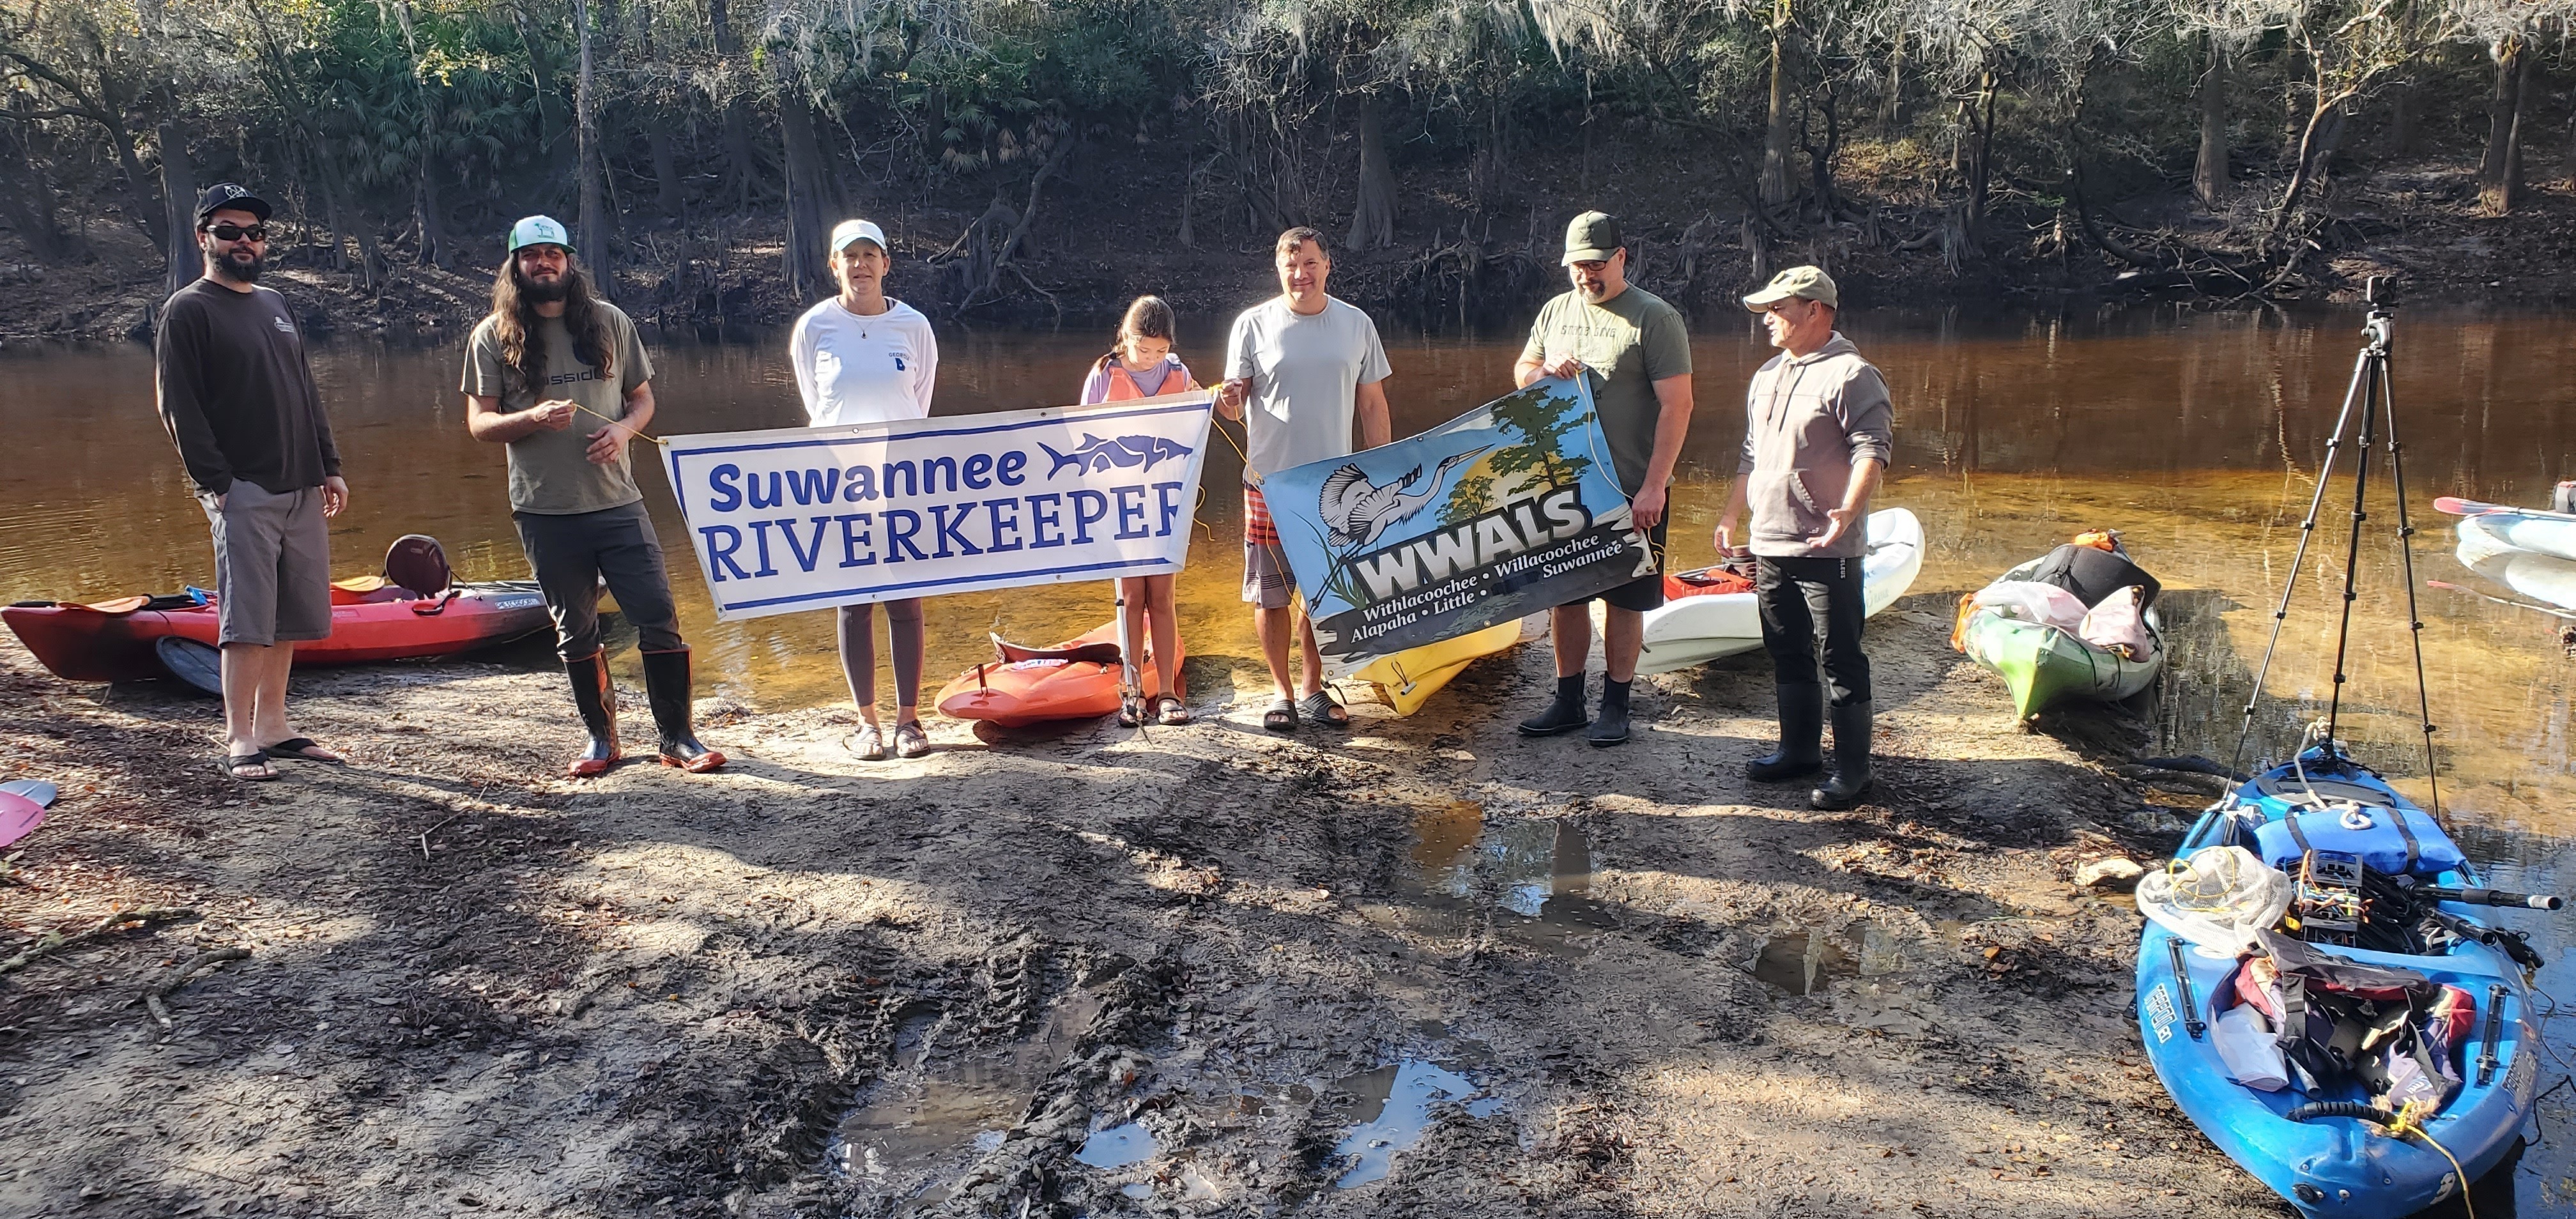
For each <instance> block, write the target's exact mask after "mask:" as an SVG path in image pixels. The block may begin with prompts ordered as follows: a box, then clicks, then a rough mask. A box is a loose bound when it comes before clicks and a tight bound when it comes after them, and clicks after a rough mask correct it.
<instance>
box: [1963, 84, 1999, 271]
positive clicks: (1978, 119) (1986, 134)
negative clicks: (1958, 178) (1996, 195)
mask: <svg viewBox="0 0 2576 1219" xmlns="http://www.w3.org/2000/svg"><path fill="white" fill-rule="evenodd" d="M1995 92H1996V89H1995V74H1994V72H1993V70H1991V69H1989V70H1988V71H1987V72H1986V73H1985V75H1983V76H1981V77H1979V78H1978V80H1977V94H1978V96H1977V100H1976V101H1975V102H1973V103H1971V109H1970V112H1969V121H1970V122H1971V123H1973V124H1975V126H1976V136H1977V147H1976V151H1975V152H1974V153H1972V154H1971V159H1970V160H1969V162H1968V211H1967V216H1966V217H1965V227H1966V229H1967V235H1968V237H1969V238H1970V239H1972V240H1974V239H1977V238H1980V237H1982V236H1983V235H1984V233H1985V226H1986V188H1987V186H1988V184H1990V183H1991V182H1992V181H1993V180H1994V167H1995Z"/></svg>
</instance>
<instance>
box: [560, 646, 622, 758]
mask: <svg viewBox="0 0 2576 1219" xmlns="http://www.w3.org/2000/svg"><path fill="white" fill-rule="evenodd" d="M564 672H565V674H566V675H568V676H570V677H571V678H572V705H573V706H575V707H578V708H580V709H581V726H582V727H584V728H586V729H589V730H590V747H589V748H587V749H584V750H582V751H581V756H580V757H578V758H575V759H573V763H572V765H571V766H570V767H568V768H567V770H568V772H569V773H570V774H571V775H572V777H574V778H576V779H589V778H595V777H597V776H599V775H604V774H607V773H608V768H609V767H611V766H615V765H617V759H618V757H619V756H620V755H619V754H618V752H617V690H616V688H615V687H614V686H611V685H609V683H608V656H607V653H605V652H593V653H591V654H590V655H588V656H584V657H582V658H581V659H579V660H567V661H565V662H564Z"/></svg>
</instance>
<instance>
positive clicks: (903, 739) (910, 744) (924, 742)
mask: <svg viewBox="0 0 2576 1219" xmlns="http://www.w3.org/2000/svg"><path fill="white" fill-rule="evenodd" d="M929 752H930V734H929V733H927V732H924V731H922V730H921V721H920V720H906V721H904V722H903V723H900V724H897V725H895V729H894V756H896V757H898V758H917V757H920V756H922V755H923V754H926V753H929Z"/></svg>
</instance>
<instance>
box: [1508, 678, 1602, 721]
mask: <svg viewBox="0 0 2576 1219" xmlns="http://www.w3.org/2000/svg"><path fill="white" fill-rule="evenodd" d="M1591 722H1592V716H1591V715H1590V714H1588V713H1587V712H1585V711H1584V709H1583V675H1582V674H1580V673H1577V674H1575V675H1574V676H1572V677H1560V678H1557V679H1556V701H1555V702H1552V703H1549V704H1548V705H1547V710H1545V711H1541V712H1539V713H1538V714H1536V715H1533V716H1531V717H1529V718H1528V719H1525V720H1522V721H1521V735H1522V736H1555V735H1557V734H1558V733H1561V732H1572V731H1574V730H1575V729H1577V728H1581V727H1584V726H1586V725H1589V724H1590V723H1591Z"/></svg>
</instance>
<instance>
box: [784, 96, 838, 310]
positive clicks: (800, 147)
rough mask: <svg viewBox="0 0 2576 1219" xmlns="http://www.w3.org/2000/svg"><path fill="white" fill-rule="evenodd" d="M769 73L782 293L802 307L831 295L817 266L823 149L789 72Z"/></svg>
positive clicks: (820, 264) (821, 238)
mask: <svg viewBox="0 0 2576 1219" xmlns="http://www.w3.org/2000/svg"><path fill="white" fill-rule="evenodd" d="M774 70H775V71H776V73H777V77H776V87H777V91H778V130H779V136H780V141H779V142H780V145H781V146H782V147H783V149H784V150H785V152H786V164H785V167H784V168H785V171H786V172H785V173H784V174H782V175H781V176H782V177H783V178H784V179H785V180H786V186H787V239H786V246H785V250H784V251H783V261H784V264H785V265H784V268H783V269H784V271H785V273H786V276H787V291H788V294H789V295H790V296H793V297H795V298H796V302H797V304H798V305H799V306H802V305H804V304H806V303H808V302H811V301H816V300H820V299H822V298H823V297H825V296H827V295H830V294H831V292H832V291H833V287H832V279H831V276H830V275H829V274H828V273H827V272H826V270H825V268H824V266H823V241H824V228H823V192H824V190H825V186H824V181H823V147H822V144H821V143H820V142H819V141H818V140H817V139H816V138H815V135H814V107H813V105H812V103H811V102H809V101H808V100H807V99H806V97H805V91H804V89H803V88H802V87H801V86H799V85H798V84H797V82H796V81H795V80H794V79H793V78H792V77H791V76H789V75H788V74H789V73H790V72H792V71H794V69H793V68H792V67H791V66H789V65H788V64H786V63H785V62H784V61H779V62H778V63H777V66H776V68H775V69H774Z"/></svg>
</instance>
